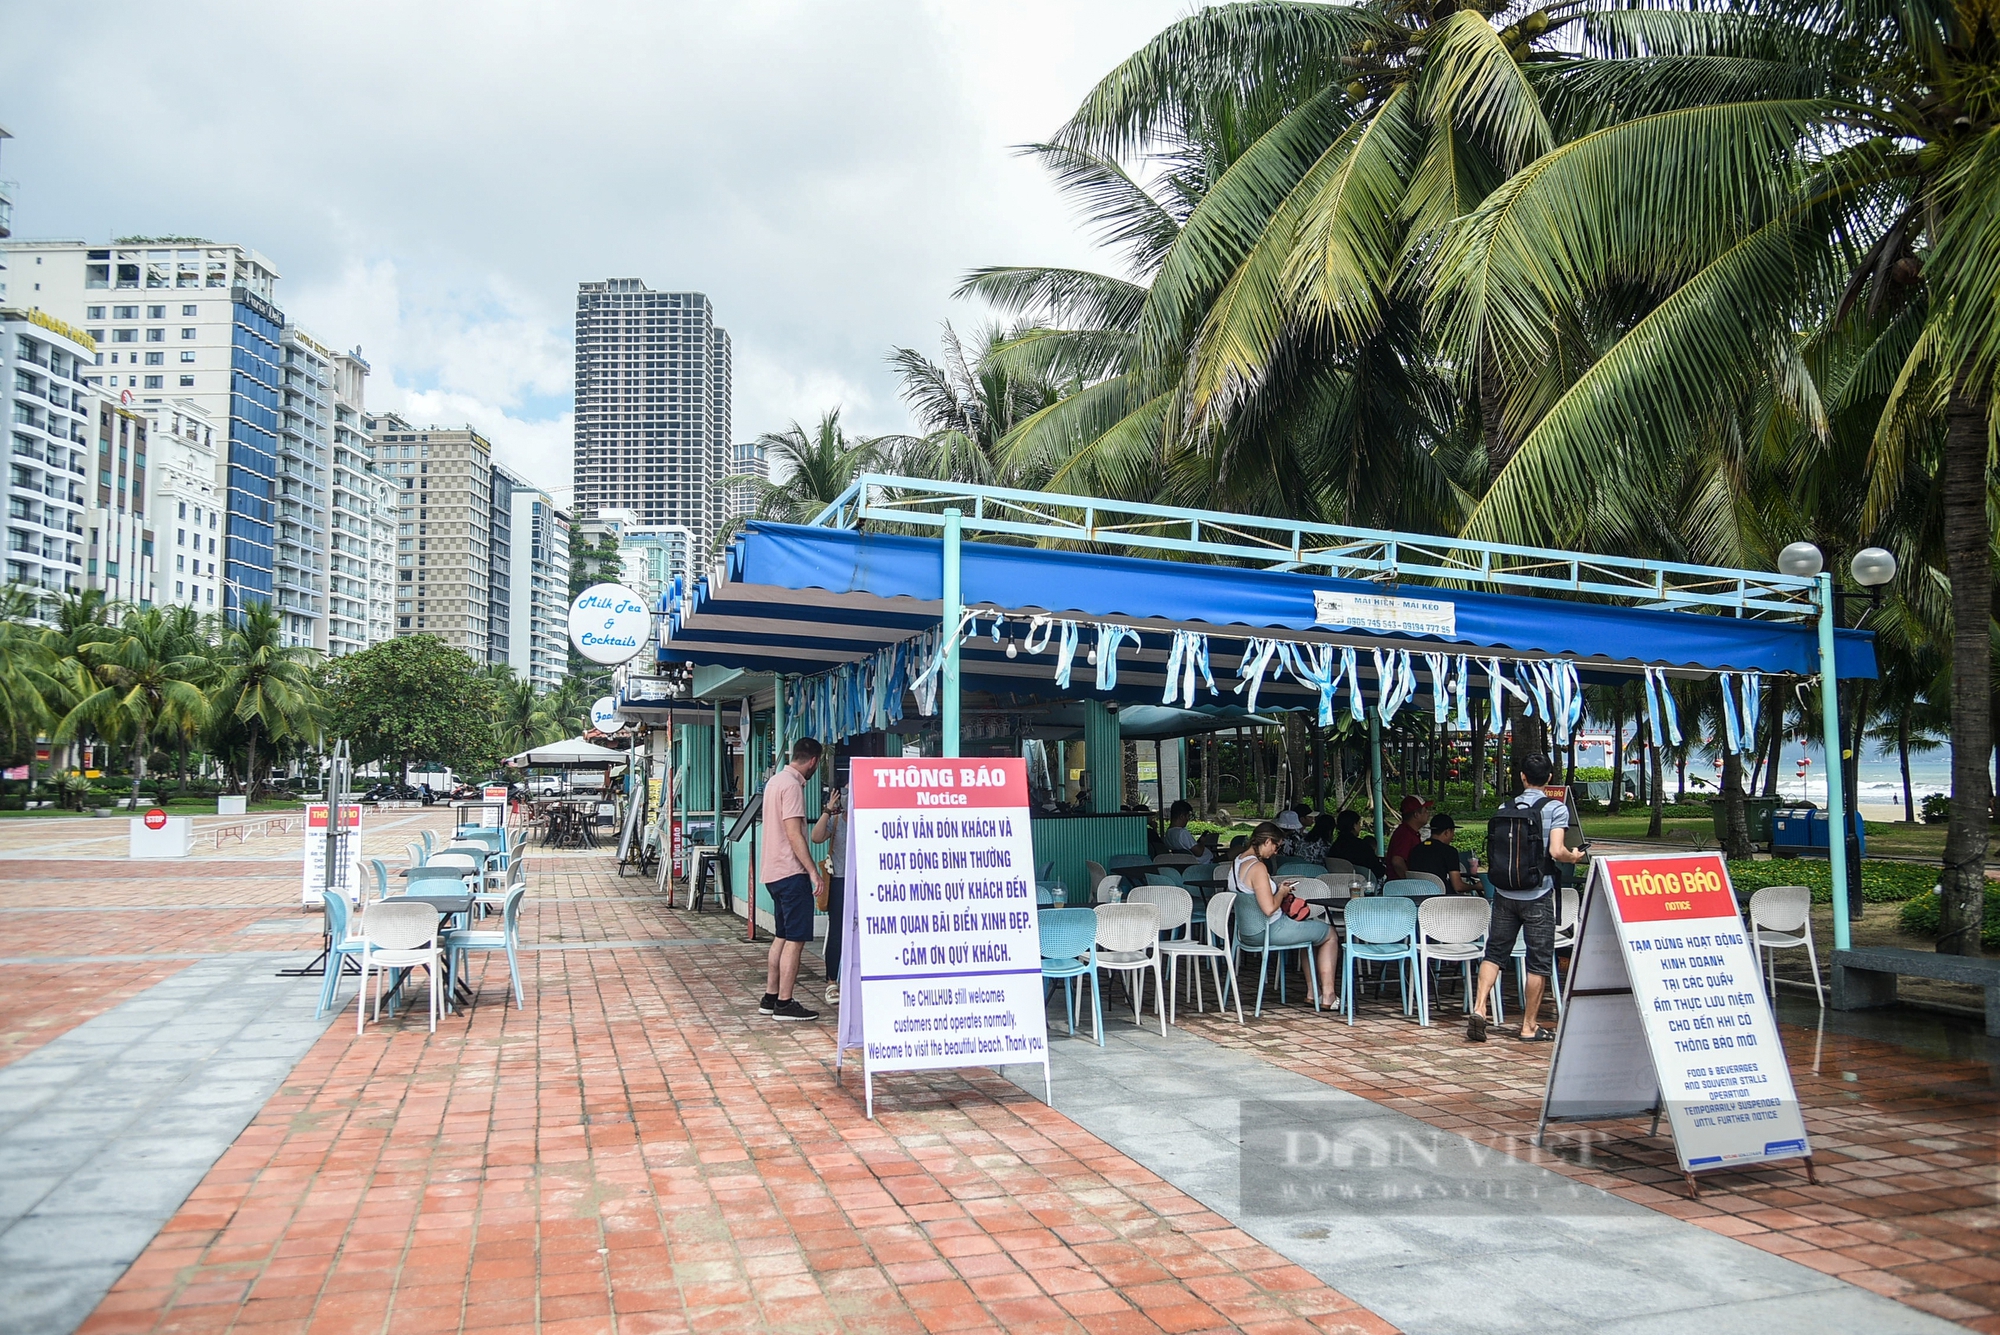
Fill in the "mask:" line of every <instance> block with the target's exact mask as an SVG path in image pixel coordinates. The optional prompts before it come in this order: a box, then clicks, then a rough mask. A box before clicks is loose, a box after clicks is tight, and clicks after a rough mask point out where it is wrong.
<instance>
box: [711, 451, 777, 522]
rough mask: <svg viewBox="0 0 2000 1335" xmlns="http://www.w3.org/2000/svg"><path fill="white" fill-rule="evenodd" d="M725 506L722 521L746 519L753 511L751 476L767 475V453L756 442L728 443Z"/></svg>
mask: <svg viewBox="0 0 2000 1335" xmlns="http://www.w3.org/2000/svg"><path fill="white" fill-rule="evenodd" d="M729 448H730V461H729V476H730V478H731V481H730V483H729V496H728V506H727V508H726V509H725V510H724V512H723V516H722V518H723V522H724V523H727V522H729V521H730V520H732V519H748V518H749V517H750V516H751V515H753V514H755V513H756V512H757V485H756V483H754V482H752V481H750V479H751V478H762V479H764V480H765V481H767V482H768V481H769V480H770V478H771V459H770V453H769V451H767V450H766V449H765V448H764V446H763V445H762V444H760V443H759V442H757V441H754V440H749V441H744V440H739V441H737V442H736V443H735V444H734V445H732V446H730V447H729Z"/></svg>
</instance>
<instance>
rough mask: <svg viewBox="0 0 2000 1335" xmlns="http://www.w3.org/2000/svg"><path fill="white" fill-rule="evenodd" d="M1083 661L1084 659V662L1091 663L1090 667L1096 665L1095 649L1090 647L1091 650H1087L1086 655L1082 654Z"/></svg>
mask: <svg viewBox="0 0 2000 1335" xmlns="http://www.w3.org/2000/svg"><path fill="white" fill-rule="evenodd" d="M1084 661H1085V662H1087V663H1089V664H1090V665H1091V666H1092V667H1096V666H1097V650H1095V649H1092V650H1091V651H1090V652H1089V653H1088V654H1086V655H1085V656H1084Z"/></svg>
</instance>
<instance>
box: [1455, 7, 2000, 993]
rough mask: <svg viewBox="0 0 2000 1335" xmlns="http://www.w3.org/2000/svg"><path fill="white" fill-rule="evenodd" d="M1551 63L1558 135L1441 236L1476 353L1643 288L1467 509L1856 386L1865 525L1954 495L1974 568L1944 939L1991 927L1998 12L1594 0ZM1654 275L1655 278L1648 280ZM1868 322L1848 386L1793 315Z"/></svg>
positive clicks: (1941, 552) (1523, 505)
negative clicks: (1577, 53) (1813, 369)
mask: <svg viewBox="0 0 2000 1335" xmlns="http://www.w3.org/2000/svg"><path fill="white" fill-rule="evenodd" d="M1583 41H1584V45H1585V48H1586V52H1585V58H1584V59H1581V60H1578V61H1575V62H1572V63H1571V64H1569V65H1568V66H1567V67H1566V68H1562V69H1557V70H1555V71H1553V72H1552V76H1551V79H1550V80H1549V86H1548V88H1547V89H1546V90H1545V94H1544V97H1545V101H1546V102H1547V103H1549V104H1550V105H1552V106H1554V107H1557V108H1559V114H1558V115H1557V116H1556V118H1555V119H1556V123H1557V125H1558V126H1559V127H1560V131H1561V132H1560V133H1559V135H1558V138H1559V139H1560V140H1561V142H1559V143H1558V144H1557V146H1555V147H1553V148H1552V149H1551V150H1550V151H1549V152H1547V153H1546V154H1544V155H1543V156H1542V157H1540V158H1539V159H1538V160H1536V161H1535V162H1534V163H1533V165H1532V166H1531V167H1529V168H1527V169H1525V170H1523V171H1521V172H1519V173H1518V174H1517V175H1515V176H1514V177H1513V178H1512V179H1511V180H1510V181H1508V182H1507V183H1506V184H1505V185H1504V186H1502V187H1501V188H1500V189H1498V190H1497V191H1495V192H1494V193H1493V194H1491V195H1490V196H1489V197H1488V198H1487V199H1485V200H1484V201H1483V202H1482V203H1481V204H1480V205H1479V206H1478V208H1477V209H1476V210H1475V211H1473V212H1472V214H1471V216H1470V217H1468V218H1467V219H1466V220H1465V222H1464V224H1463V225H1461V226H1459V227H1457V228H1455V229H1453V230H1452V232H1451V235H1450V236H1449V239H1448V241H1447V242H1446V243H1444V244H1442V245H1440V246H1439V247H1438V249H1437V251H1436V253H1435V263H1434V265H1433V269H1432V272H1433V273H1434V275H1435V278H1436V282H1437V284H1438V287H1439V295H1440V297H1441V298H1442V299H1443V300H1444V302H1445V303H1446V306H1447V309H1448V310H1449V316H1448V319H1447V321H1446V325H1445V328H1446V330H1447V334H1448V344H1447V352H1448V354H1449V355H1452V356H1454V357H1455V358H1457V359H1458V360H1459V361H1460V363H1461V364H1463V363H1464V362H1465V360H1466V359H1468V358H1471V357H1475V356H1477V355H1479V354H1480V353H1482V352H1485V351H1490V353H1491V355H1492V357H1493V359H1494V360H1495V362H1497V364H1498V365H1499V366H1500V367H1501V368H1502V371H1503V375H1511V376H1513V377H1515V378H1520V377H1525V376H1528V375H1529V374H1531V372H1532V370H1533V368H1537V367H1543V366H1547V365H1550V364H1551V363H1553V362H1556V361H1558V360H1561V359H1563V357H1564V354H1563V351H1562V346H1561V345H1562V342H1563V332H1562V331H1566V330H1569V329H1572V328H1574V327H1575V326H1576V324H1577V322H1578V320H1579V319H1580V318H1581V317H1582V316H1583V315H1584V314H1585V313H1587V312H1591V311H1596V310H1601V309H1603V308H1604V307H1605V306H1606V304H1607V303H1616V302H1621V301H1622V302H1624V303H1625V304H1626V306H1627V307H1628V310H1629V314H1628V317H1627V318H1626V319H1625V320H1624V321H1623V322H1622V323H1621V324H1620V325H1619V327H1618V328H1617V329H1616V331H1615V337H1613V338H1611V339H1609V340H1608V341H1607V343H1606V345H1605V346H1604V347H1603V348H1602V350H1601V352H1598V353H1597V354H1596V355H1594V356H1593V357H1591V358H1590V359H1589V360H1588V362H1587V364H1583V365H1581V366H1580V367H1579V368H1578V372H1577V373H1576V374H1574V375H1572V376H1570V377H1568V378H1567V382H1566V383H1563V384H1561V385H1559V386H1557V387H1556V388H1555V390H1554V391H1553V392H1551V393H1550V394H1548V395H1547V396H1546V399H1545V401H1544V402H1543V403H1541V404H1538V405H1534V406H1533V409H1532V411H1530V410H1529V409H1528V408H1527V407H1526V406H1524V407H1523V408H1522V410H1521V412H1520V414H1519V416H1520V417H1521V419H1522V432H1521V438H1520V445H1519V447H1518V449H1516V450H1515V451H1514V452H1513V453H1512V454H1511V455H1510V457H1509V458H1508V460H1507V462H1506V464H1505V465H1504V467H1503V468H1502V469H1501V470H1500V472H1499V473H1498V475H1497V476H1496V479H1495V482H1494V485H1493V487H1492V488H1491V490H1490V491H1489V492H1488V493H1487V495H1486V496H1485V498H1484V499H1483V500H1482V502H1481V504H1480V507H1479V511H1478V512H1477V513H1476V514H1475V515H1474V516H1473V518H1472V523H1471V531H1472V532H1474V533H1475V534H1478V535H1481V536H1485V535H1489V534H1490V535H1495V536H1503V535H1504V536H1523V535H1525V534H1527V533H1529V532H1532V531H1533V530H1534V529H1535V528H1536V527H1537V518H1536V517H1537V514H1538V513H1542V512H1546V511H1547V510H1548V509H1550V508H1552V507H1558V506H1560V504H1561V502H1562V499H1563V498H1564V497H1565V496H1566V495H1567V494H1569V492H1570V491H1571V489H1572V487H1573V486H1574V485H1575V484H1576V483H1577V482H1578V480H1579V479H1586V478H1589V477H1591V476H1593V475H1595V474H1598V473H1600V472H1601V471H1603V470H1606V469H1609V468H1612V467H1614V466H1615V463H1614V461H1615V460H1616V458H1617V457H1619V456H1620V455H1621V454H1626V453H1629V452H1634V451H1636V452H1639V453H1642V454H1646V455H1651V456H1653V457H1665V456H1667V455H1669V454H1671V453H1672V452H1673V451H1674V450H1675V449H1677V448H1679V447H1680V445H1681V443H1682V442H1684V441H1685V439H1686V438H1687V436H1688V435H1689V434H1690V430H1691V427H1690V424H1693V429H1695V430H1699V429H1701V428H1702V427H1704V426H1705V425H1706V424H1708V423H1710V422H1712V421H1713V420H1714V418H1715V416H1716V413H1717V408H1718V405H1721V404H1724V403H1726V402H1727V401H1728V400H1729V399H1730V398H1732V397H1733V396H1739V395H1742V394H1745V393H1749V392H1753V391H1754V389H1755V386H1756V385H1757V383H1758V382H1759V381H1767V382H1769V383H1770V384H1772V385H1775V386H1780V387H1783V389H1784V390H1785V391H1786V392H1788V393H1790V394H1792V395H1793V396H1794V397H1795V398H1796V399H1797V400H1798V401H1799V408H1800V411H1801V415H1802V416H1804V417H1806V418H1807V419H1808V420H1812V421H1814V422H1815V424H1816V429H1817V430H1818V432H1819V433H1820V434H1821V435H1822V436H1832V435H1835V434H1837V432H1836V429H1835V425H1834V423H1833V422H1832V421H1830V420H1829V419H1830V417H1831V416H1835V415H1838V414H1839V413H1842V412H1852V413H1859V414H1861V415H1863V416H1864V417H1865V418H1866V419H1867V420H1869V421H1870V422H1871V423H1872V428H1871V429H1870V430H1869V431H1868V432H1867V433H1866V440H1867V442H1868V452H1867V457H1866V460H1865V465H1864V467H1865V473H1864V474H1863V475H1864V476H1865V477H1866V479H1867V482H1868V492H1867V495H1866V503H1865V506H1864V509H1863V514H1862V521H1863V525H1862V526H1863V529H1864V530H1866V529H1870V528H1873V527H1875V526H1876V525H1877V524H1879V523H1883V522H1885V521H1886V520H1887V519H1888V518H1889V517H1890V516H1891V515H1893V514H1894V513H1895V512H1896V511H1898V510H1899V509H1901V508H1905V507H1909V506H1911V505H1912V497H1911V492H1912V490H1913V489H1914V490H1916V491H1918V492H1919V493H1921V497H1920V500H1921V504H1919V505H1918V506H1917V507H1916V508H1923V507H1924V506H1928V507H1931V508H1932V514H1933V516H1934V518H1933V520H1932V522H1933V524H1934V526H1935V528H1934V531H1935V533H1936V541H1935V543H1934V545H1932V550H1933V551H1934V552H1935V558H1936V560H1935V564H1936V565H1937V566H1941V567H1942V574H1943V579H1944V582H1945V584H1946V585H1947V587H1948V590H1949V604H1950V607H1949V612H1950V626H1951V632H1950V635H1951V640H1950V643H1951V681H1952V698H1951V703H1952V709H1951V718H1952V739H1951V740H1952V819H1951V827H1950V830H1949V831H1948V834H1947V838H1946V843H1945V852H1944V870H1943V877H1942V882H1941V884H1942V889H1943V894H1942V911H1943V931H1942V933H1941V935H1940V937H1939V940H1938V949H1939V950H1940V951H1945V952H1952V953H1965V954H1976V953H1978V951H1979V938H1980V923H1981V918H1982V914H1983V905H1984V887H1985V876H1984V865H1985V857H1986V842H1987V838H1988V832H1989V823H1990V819H1991V811H1992V800H1993V791H1992V785H1991V777H1990V775H1989V773H1988V771H1987V762H1988V759H1989V757H1990V756H1991V754H1992V727H1991V723H1992V720H1991V695H1990V691H1991V685H1990V683H1991V675H1990V674H1991V636H1992V633H1993V627H1992V620H1993V619H1992V585H1993V559H1994V558H1993V540H1992V539H1993V535H1992V529H1991V525H1990V523H1989V519H1988V514H1989V506H1990V505H1991V504H1992V502H1993V495H1994V488H1993V477H1992V469H1991V462H1990V444H1989V442H1990V440H1991V439H1992V435H1993V432H1994V430H1995V428H1996V426H2000V421H1996V417H1995V406H1994V405H1995V395H1994V392H1993V390H1994V382H1995V379H1996V376H2000V94H1997V93H1996V92H1995V90H1996V89H2000V20H1997V19H1996V15H1995V14H1994V12H1993V11H1992V10H1991V9H1990V7H1988V6H1985V5H1971V4H1946V3H1941V2H1940V0H1917V2H1916V3H1898V4H1888V3H1883V2H1882V0H1834V2H1833V3H1820V2H1818V0H1764V2H1763V3H1760V4H1758V5H1756V6H1754V7H1751V8H1746V9H1731V10H1720V9H1718V10H1708V9H1705V8H1703V7H1700V6H1697V5H1693V4H1688V5H1671V6H1669V5H1660V6H1650V7H1648V8H1646V9H1642V10H1616V11H1611V12H1600V13H1595V14H1592V15H1591V16H1590V18H1589V20H1588V22H1587V23H1585V24H1584V25H1583ZM1635 298H1636V299H1635ZM1800 329H1805V330H1809V331H1813V332H1814V335H1815V337H1818V338H1823V339H1847V340H1851V342H1852V344H1853V347H1854V361H1855V367H1856V370H1855V374H1854V375H1853V376H1852V377H1851V379H1850V381H1849V383H1848V384H1847V385H1846V386H1845V388H1844V390H1843V397H1841V398H1839V399H1836V400H1835V401H1833V402H1830V403H1829V402H1827V401H1825V399H1824V396H1823V392H1822V388H1821V387H1820V386H1817V385H1815V384H1814V383H1813V382H1812V381H1811V378H1810V377H1809V376H1804V375H1801V374H1799V367H1800V358H1799V346H1798V342H1797V339H1796V331H1798V330H1800Z"/></svg>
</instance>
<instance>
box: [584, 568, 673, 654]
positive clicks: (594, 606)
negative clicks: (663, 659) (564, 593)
mask: <svg viewBox="0 0 2000 1335" xmlns="http://www.w3.org/2000/svg"><path fill="white" fill-rule="evenodd" d="M652 629H653V614H652V612H651V611H650V610H649V609H648V608H647V606H646V600H645V599H644V598H641V597H640V596H639V595H638V594H636V593H634V592H632V590H630V589H628V588H626V587H625V586H624V585H623V584H593V585H591V586H590V587H589V588H587V589H585V590H584V591H583V592H582V593H579V594H578V595H577V596H576V600H575V601H574V602H572V603H571V604H570V605H569V642H570V643H571V644H573V645H575V646H576V651H577V652H578V653H580V654H582V655H583V656H584V657H585V658H588V659H589V660H590V661H591V662H593V663H603V664H606V665H609V664H612V663H623V662H624V661H625V660H627V659H628V658H633V657H636V656H637V655H638V653H639V651H640V650H641V649H642V648H644V647H645V644H646V638H647V636H648V635H649V634H651V632H652Z"/></svg>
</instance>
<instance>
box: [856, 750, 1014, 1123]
mask: <svg viewBox="0 0 2000 1335" xmlns="http://www.w3.org/2000/svg"><path fill="white" fill-rule="evenodd" d="M849 782H850V785H851V787H850V789H849V791H850V793H851V794H852V797H851V803H850V813H851V814H850V817H849V819H850V822H851V823H850V824H849V827H848V840H847V903H846V914H845V918H846V921H845V922H843V923H841V924H838V925H837V927H836V926H835V925H831V924H830V925H829V930H840V931H842V932H844V933H845V934H846V935H845V937H844V940H845V949H844V952H843V954H842V957H841V971H840V972H841V977H840V1000H841V1007H840V1035H839V1045H840V1046H839V1051H838V1052H837V1053H836V1055H835V1059H834V1064H835V1067H836V1068H838V1067H839V1065H840V1062H841V1059H842V1057H843V1056H844V1054H845V1053H846V1052H847V1051H849V1050H850V1049H853V1048H859V1049H860V1050H861V1054H862V1075H863V1081H864V1084H865V1088H866V1100H867V1107H868V1115H869V1116H870V1117H873V1116H874V1115H875V1076H876V1075H877V1074H878V1073H881V1072H886V1071H924V1070H935V1069H938V1068H940V1067H952V1066H1005V1065H1011V1064H1015V1063H1023V1062H1026V1063H1036V1064H1039V1065H1040V1066H1041V1068H1042V1082H1043V1086H1044V1088H1045V1090H1050V1091H1051V1092H1052V1089H1051V1086H1050V1080H1049V1049H1048V1037H1049V1036H1048V1026H1047V1023H1046V1020H1045V1017H1044V1015H1043V1012H1042V947H1041V930H1040V927H1039V925H1038V923H1037V917H1036V908H1035V879H1034V866H1035V855H1034V847H1033V844H1032V843H1031V842H1030V839H1029V833H1028V773H1027V762H1025V761H1024V760H1022V759H1021V758H1020V757H1018V756H1010V757H1005V758H999V759H966V760H957V759H950V758H947V759H943V760H936V759H933V760H920V761H909V760H883V759H869V758H863V757H859V756H857V757H855V759H854V761H853V769H852V774H851V776H850V779H849Z"/></svg>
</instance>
